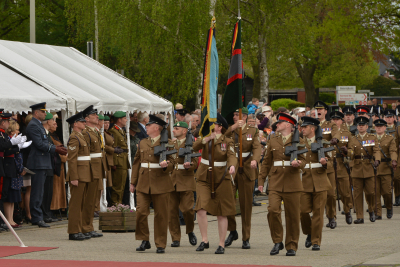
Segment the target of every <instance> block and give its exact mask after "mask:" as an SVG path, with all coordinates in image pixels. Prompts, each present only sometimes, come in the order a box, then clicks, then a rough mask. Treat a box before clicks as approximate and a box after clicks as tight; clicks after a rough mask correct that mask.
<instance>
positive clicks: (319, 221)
mask: <svg viewBox="0 0 400 267" xmlns="http://www.w3.org/2000/svg"><path fill="white" fill-rule="evenodd" d="M302 120H303V123H302V124H301V131H302V132H303V138H304V140H305V141H306V147H307V149H308V152H307V153H306V154H305V162H306V165H305V167H304V172H303V178H302V182H303V187H304V192H303V193H302V195H301V199H300V210H301V214H300V220H301V228H302V230H303V234H305V235H307V239H306V243H305V246H306V248H309V247H311V245H312V246H313V247H312V250H320V246H321V239H322V228H323V225H324V209H325V204H326V198H327V195H328V190H329V189H331V184H330V182H329V179H328V175H327V174H326V169H327V167H328V159H327V158H326V157H322V158H319V156H318V151H317V152H314V151H312V144H313V143H317V140H316V136H315V135H316V130H317V129H318V127H319V121H318V120H317V119H314V118H311V117H303V118H302ZM311 212H312V218H311V216H310V213H311Z"/></svg>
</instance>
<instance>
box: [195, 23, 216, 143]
mask: <svg viewBox="0 0 400 267" xmlns="http://www.w3.org/2000/svg"><path fill="white" fill-rule="evenodd" d="M218 72H219V62H218V52H217V44H216V40H215V18H212V20H211V27H210V29H209V31H208V36H207V44H206V53H205V58H204V73H203V89H202V95H201V128H200V132H199V134H200V136H201V137H206V136H208V135H210V134H211V131H212V129H214V122H216V121H217V87H218Z"/></svg>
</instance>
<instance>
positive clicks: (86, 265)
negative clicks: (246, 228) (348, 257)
mask: <svg viewBox="0 0 400 267" xmlns="http://www.w3.org/2000/svg"><path fill="white" fill-rule="evenodd" d="M0 266H7V267H19V266H40V267H50V266H51V267H54V266H57V267H60V266H61V267H64V266H68V267H69V266H74V267H101V266H112V267H128V266H129V267H201V266H206V267H228V266H229V267H260V266H266V267H268V266H269V267H284V266H283V265H239V264H234V265H232V264H207V263H175V262H116V261H58V260H11V259H0ZM291 267H293V266H291Z"/></svg>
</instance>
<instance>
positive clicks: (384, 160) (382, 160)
mask: <svg viewBox="0 0 400 267" xmlns="http://www.w3.org/2000/svg"><path fill="white" fill-rule="evenodd" d="M381 162H392V159H381Z"/></svg>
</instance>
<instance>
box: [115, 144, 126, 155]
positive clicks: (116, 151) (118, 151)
mask: <svg viewBox="0 0 400 267" xmlns="http://www.w3.org/2000/svg"><path fill="white" fill-rule="evenodd" d="M122 152H124V150H123V149H122V148H120V147H119V146H117V147H114V153H117V154H121V153H122Z"/></svg>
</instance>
